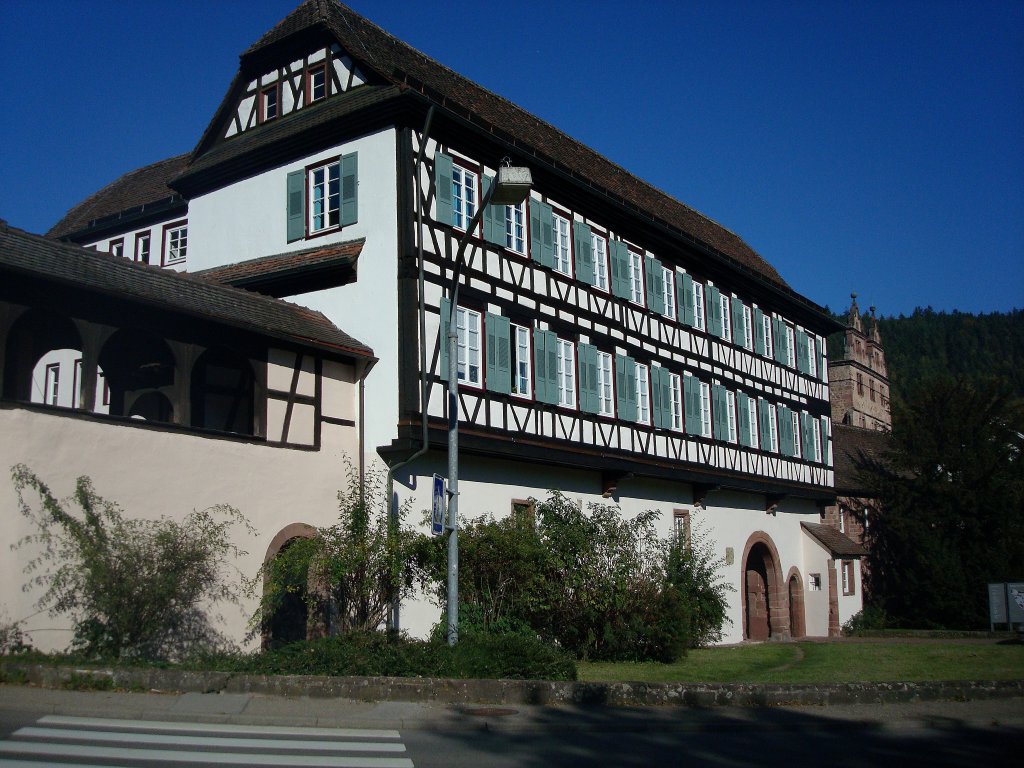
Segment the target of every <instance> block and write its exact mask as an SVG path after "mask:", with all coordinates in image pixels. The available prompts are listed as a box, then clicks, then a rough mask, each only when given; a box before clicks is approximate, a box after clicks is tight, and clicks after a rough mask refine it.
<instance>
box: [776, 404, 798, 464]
mask: <svg viewBox="0 0 1024 768" xmlns="http://www.w3.org/2000/svg"><path fill="white" fill-rule="evenodd" d="M778 412H779V450H780V452H781V453H782V454H783V455H784V456H793V455H794V453H795V452H794V448H795V447H796V446H795V445H794V444H793V412H792V411H790V410H789V408H787V407H786V406H784V405H780V406H779V407H778Z"/></svg>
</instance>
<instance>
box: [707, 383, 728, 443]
mask: <svg viewBox="0 0 1024 768" xmlns="http://www.w3.org/2000/svg"><path fill="white" fill-rule="evenodd" d="M725 407H726V402H725V387H723V386H722V385H721V384H712V385H711V435H712V436H713V437H714V438H715V439H716V440H723V441H724V440H727V439H728V438H729V420H728V419H727V418H726V415H725Z"/></svg>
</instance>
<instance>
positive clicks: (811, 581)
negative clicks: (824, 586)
mask: <svg viewBox="0 0 1024 768" xmlns="http://www.w3.org/2000/svg"><path fill="white" fill-rule="evenodd" d="M807 591H808V592H821V574H820V573H812V574H809V575H808V576H807Z"/></svg>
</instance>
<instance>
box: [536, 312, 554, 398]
mask: <svg viewBox="0 0 1024 768" xmlns="http://www.w3.org/2000/svg"><path fill="white" fill-rule="evenodd" d="M544 334H545V331H542V330H540V328H535V329H534V331H533V392H534V397H535V398H536V399H537V402H540V403H547V402H550V401H549V400H548V375H547V361H548V357H547V343H546V341H547V337H546V336H545V335H544Z"/></svg>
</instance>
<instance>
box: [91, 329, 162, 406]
mask: <svg viewBox="0 0 1024 768" xmlns="http://www.w3.org/2000/svg"><path fill="white" fill-rule="evenodd" d="M99 362H100V365H101V366H102V367H103V370H104V371H105V372H106V377H107V385H108V387H109V390H110V413H111V414H112V415H114V416H138V417H139V418H143V419H146V420H147V421H159V422H172V421H174V408H173V404H172V401H171V398H170V397H169V395H170V394H171V391H172V389H173V387H174V369H175V363H174V355H173V354H172V353H171V349H170V347H168V346H167V342H166V341H164V340H163V339H161V338H160V337H159V336H156V335H154V334H151V333H147V332H145V331H140V330H135V329H129V328H123V329H121V330H119V331H117V332H116V333H115V334H114V335H113V336H111V337H110V338H109V339H108V340H107V343H106V344H104V345H103V350H102V351H101V352H100V359H99Z"/></svg>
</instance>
